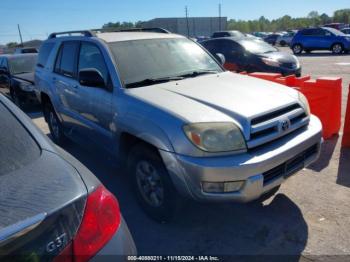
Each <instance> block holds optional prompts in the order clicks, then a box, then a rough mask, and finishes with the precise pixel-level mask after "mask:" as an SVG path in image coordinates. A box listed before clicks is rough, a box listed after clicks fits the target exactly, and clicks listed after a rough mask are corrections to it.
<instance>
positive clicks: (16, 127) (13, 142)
mask: <svg viewBox="0 0 350 262" xmlns="http://www.w3.org/2000/svg"><path fill="white" fill-rule="evenodd" d="M0 123H1V124H0V175H4V174H7V173H9V172H12V171H15V170H18V169H21V168H23V167H25V166H26V165H28V164H30V163H32V162H33V161H35V160H36V159H38V158H39V156H40V148H39V146H38V145H37V144H36V142H35V141H34V140H33V138H32V137H31V136H30V134H29V133H28V132H27V130H26V129H25V128H24V127H23V126H22V125H21V123H20V122H18V120H17V118H15V117H14V115H12V114H11V113H10V111H9V110H8V109H7V108H6V107H5V106H4V105H3V104H2V103H1V102H0Z"/></svg>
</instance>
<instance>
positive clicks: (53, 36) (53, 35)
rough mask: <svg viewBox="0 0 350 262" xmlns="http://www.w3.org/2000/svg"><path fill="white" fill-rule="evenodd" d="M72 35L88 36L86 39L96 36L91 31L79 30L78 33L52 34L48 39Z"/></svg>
mask: <svg viewBox="0 0 350 262" xmlns="http://www.w3.org/2000/svg"><path fill="white" fill-rule="evenodd" d="M72 34H81V35H83V36H86V37H93V36H95V34H94V33H93V32H92V31H90V30H77V31H65V32H57V33H52V34H50V35H49V37H48V39H52V38H56V37H57V36H59V35H68V36H71V35H72Z"/></svg>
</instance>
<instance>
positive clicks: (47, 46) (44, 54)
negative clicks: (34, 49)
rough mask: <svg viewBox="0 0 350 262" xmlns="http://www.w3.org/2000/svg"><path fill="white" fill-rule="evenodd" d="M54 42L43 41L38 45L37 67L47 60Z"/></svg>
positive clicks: (42, 65) (44, 63) (43, 64)
mask: <svg viewBox="0 0 350 262" xmlns="http://www.w3.org/2000/svg"><path fill="white" fill-rule="evenodd" d="M54 45H55V44H54V43H44V44H43V45H42V46H41V47H40V51H39V55H38V63H37V65H38V66H39V67H45V66H46V63H47V60H48V59H49V56H50V53H51V51H52V48H53V47H54Z"/></svg>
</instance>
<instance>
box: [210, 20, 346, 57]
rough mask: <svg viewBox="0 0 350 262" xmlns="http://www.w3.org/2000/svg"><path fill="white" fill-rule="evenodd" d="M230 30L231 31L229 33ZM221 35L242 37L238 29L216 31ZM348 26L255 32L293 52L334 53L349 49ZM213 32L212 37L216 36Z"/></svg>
mask: <svg viewBox="0 0 350 262" xmlns="http://www.w3.org/2000/svg"><path fill="white" fill-rule="evenodd" d="M231 32H232V33H231ZM218 33H220V35H221V37H222V36H226V37H228V36H231V37H236V38H242V36H241V35H239V33H240V32H239V31H227V33H226V35H224V32H218ZM349 33H350V28H349V27H347V25H345V24H339V23H334V24H328V25H325V26H323V27H314V28H305V29H301V30H299V31H297V30H290V31H288V32H277V33H265V34H262V32H260V33H259V34H258V33H256V34H255V36H261V37H262V39H263V40H264V41H265V42H267V43H269V44H270V45H280V46H287V45H288V46H290V47H291V49H292V51H293V53H294V54H301V53H302V52H303V51H305V52H306V53H310V52H312V51H316V50H330V51H331V52H332V53H334V54H342V53H347V52H349V50H350V35H349ZM217 37H218V36H217V34H216V33H214V35H213V38H217Z"/></svg>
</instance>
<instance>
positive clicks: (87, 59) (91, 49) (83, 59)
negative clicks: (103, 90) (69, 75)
mask: <svg viewBox="0 0 350 262" xmlns="http://www.w3.org/2000/svg"><path fill="white" fill-rule="evenodd" d="M83 69H96V70H97V71H98V72H100V74H101V76H102V77H103V79H104V81H105V85H106V86H107V84H108V79H109V74H108V70H107V67H106V64H105V61H104V58H103V55H102V54H101V52H100V50H99V48H98V47H97V46H96V45H94V44H90V43H86V42H83V43H82V44H81V47H80V53H79V65H78V72H80V70H83Z"/></svg>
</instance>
